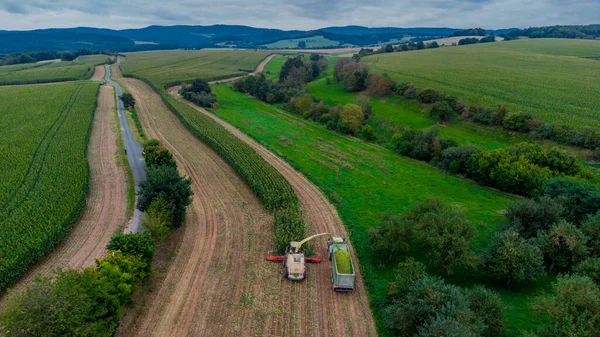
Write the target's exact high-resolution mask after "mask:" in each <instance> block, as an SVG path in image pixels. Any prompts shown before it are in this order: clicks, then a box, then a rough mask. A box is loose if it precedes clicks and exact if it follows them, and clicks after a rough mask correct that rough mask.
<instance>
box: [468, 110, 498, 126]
mask: <svg viewBox="0 0 600 337" xmlns="http://www.w3.org/2000/svg"><path fill="white" fill-rule="evenodd" d="M468 115H470V116H473V122H475V123H479V124H482V125H492V121H493V116H494V111H492V110H489V109H485V108H483V107H475V106H471V107H469V112H468Z"/></svg>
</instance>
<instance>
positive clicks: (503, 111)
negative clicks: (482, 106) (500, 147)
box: [491, 104, 508, 126]
mask: <svg viewBox="0 0 600 337" xmlns="http://www.w3.org/2000/svg"><path fill="white" fill-rule="evenodd" d="M506 115H508V109H507V108H506V106H505V105H502V104H498V106H497V107H496V111H494V113H493V114H492V120H491V124H492V125H496V126H501V125H502V124H504V119H505V118H506Z"/></svg>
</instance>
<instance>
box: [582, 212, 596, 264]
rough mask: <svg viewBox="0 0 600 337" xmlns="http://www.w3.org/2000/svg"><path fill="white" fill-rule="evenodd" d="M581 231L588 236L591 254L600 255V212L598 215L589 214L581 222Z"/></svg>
mask: <svg viewBox="0 0 600 337" xmlns="http://www.w3.org/2000/svg"><path fill="white" fill-rule="evenodd" d="M581 231H582V232H583V234H585V236H587V238H588V243H587V245H588V248H589V253H590V255H591V256H595V257H600V212H598V213H596V215H588V216H587V217H586V218H585V219H584V220H583V221H582V222H581Z"/></svg>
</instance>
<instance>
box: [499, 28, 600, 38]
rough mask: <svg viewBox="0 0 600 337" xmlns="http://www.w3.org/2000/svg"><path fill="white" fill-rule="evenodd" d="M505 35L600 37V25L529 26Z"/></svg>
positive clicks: (514, 36) (516, 36)
mask: <svg viewBox="0 0 600 337" xmlns="http://www.w3.org/2000/svg"><path fill="white" fill-rule="evenodd" d="M506 36H507V37H512V38H518V37H520V36H527V37H529V38H532V39H536V38H560V39H589V40H593V39H597V38H598V37H600V26H598V25H586V26H550V27H531V28H526V29H517V30H513V31H511V32H509V33H508V34H506Z"/></svg>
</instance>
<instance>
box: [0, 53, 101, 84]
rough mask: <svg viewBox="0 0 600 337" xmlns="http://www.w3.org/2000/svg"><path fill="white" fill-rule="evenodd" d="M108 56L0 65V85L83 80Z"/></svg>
mask: <svg viewBox="0 0 600 337" xmlns="http://www.w3.org/2000/svg"><path fill="white" fill-rule="evenodd" d="M107 58H108V56H106V55H90V56H80V57H78V58H77V59H76V60H75V61H69V62H63V61H61V62H47V63H32V64H27V65H24V64H18V65H13V66H2V67H0V85H8V84H29V83H47V82H61V81H74V80H84V79H89V78H90V77H92V74H93V73H94V68H95V66H96V64H99V63H104V61H106V59H107Z"/></svg>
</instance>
